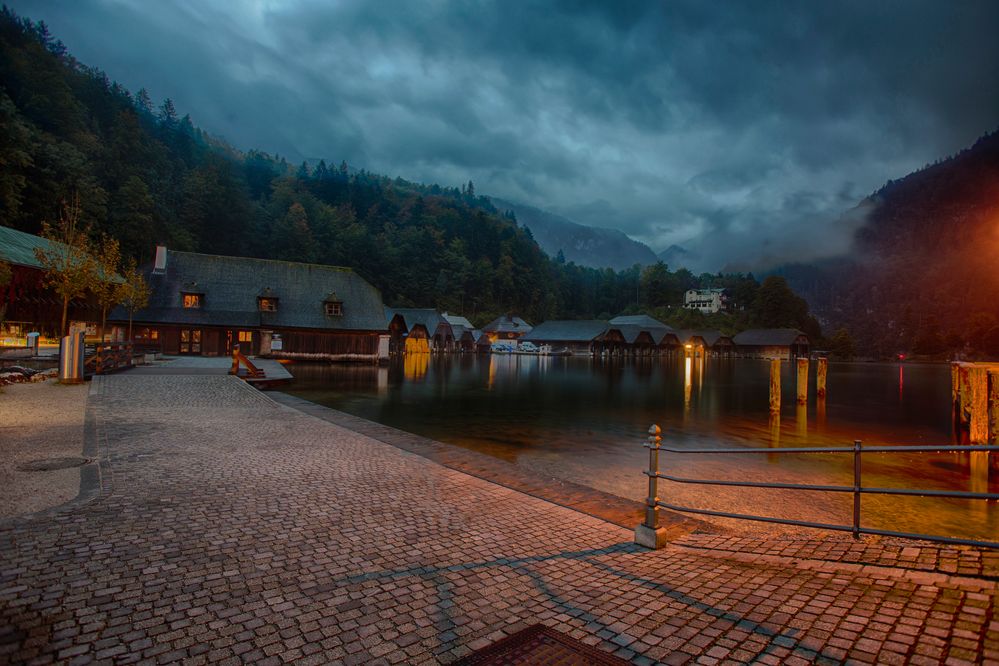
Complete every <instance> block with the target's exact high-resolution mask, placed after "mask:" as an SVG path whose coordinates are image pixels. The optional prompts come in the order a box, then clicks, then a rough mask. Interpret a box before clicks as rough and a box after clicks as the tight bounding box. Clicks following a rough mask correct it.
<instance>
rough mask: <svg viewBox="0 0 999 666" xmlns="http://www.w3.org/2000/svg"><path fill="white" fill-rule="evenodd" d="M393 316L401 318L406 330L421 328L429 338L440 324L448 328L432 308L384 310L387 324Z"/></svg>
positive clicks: (443, 319) (447, 324)
mask: <svg viewBox="0 0 999 666" xmlns="http://www.w3.org/2000/svg"><path fill="white" fill-rule="evenodd" d="M395 315H399V316H400V317H402V320H403V322H404V323H405V324H406V330H409V331H412V330H413V327H414V326H422V327H423V328H425V329H427V334H428V335H430V336H433V335H434V333H436V332H437V328H438V327H439V326H440V325H441V324H444V325H445V326H448V327H450V324H449V323H448V322H447V320H446V319H445V318H444V317H442V316H441V315H440V313H439V312H437V310H435V309H433V308H385V319H386V320H387V322H388V321H392V317H394V316H395Z"/></svg>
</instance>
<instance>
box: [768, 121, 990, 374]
mask: <svg viewBox="0 0 999 666" xmlns="http://www.w3.org/2000/svg"><path fill="white" fill-rule="evenodd" d="M860 207H861V209H865V210H866V212H867V216H866V222H865V223H864V225H863V226H861V227H860V228H859V229H858V231H857V233H856V236H855V240H854V248H853V252H852V255H851V256H850V257H844V258H842V259H839V260H829V261H826V262H819V263H815V264H811V265H807V266H800V265H798V266H785V267H782V268H781V269H778V270H777V271H775V272H777V273H780V274H782V275H784V276H786V277H787V279H788V282H789V283H790V284H791V285H792V287H793V288H794V289H795V290H796V291H798V292H799V293H800V294H802V295H803V296H805V297H806V298H807V299H808V301H809V303H810V304H812V306H813V308H814V309H815V310H817V311H818V313H819V314H820V316H821V317H822V319H823V320H825V321H828V322H830V323H831V324H832V325H833V326H834V327H835V326H839V325H845V326H847V327H848V329H849V330H850V332H851V333H852V334H853V335H854V336H855V337H856V338H858V341H859V342H860V345H861V347H862V348H865V349H867V350H868V351H870V352H872V353H874V354H875V355H885V356H887V355H891V354H894V353H896V352H900V351H915V352H917V353H925V354H942V353H948V352H949V353H955V352H961V351H977V352H980V353H985V354H988V355H992V356H999V344H997V343H999V305H997V304H999V132H996V133H992V134H987V135H985V136H983V137H982V138H981V139H979V140H978V141H977V142H976V143H975V144H974V146H972V147H971V148H968V149H966V150H964V151H962V152H961V153H959V154H957V155H955V156H953V157H950V158H948V159H945V160H942V161H940V162H938V163H936V164H934V165H932V166H929V167H926V168H924V169H921V170H919V171H916V172H914V173H912V174H909V175H908V176H906V177H904V178H901V179H899V180H895V181H889V182H888V183H887V184H886V185H885V186H884V187H882V188H881V189H880V190H878V191H877V192H875V193H874V194H872V195H871V196H870V197H868V198H866V199H865V200H864V201H862V202H861V203H860Z"/></svg>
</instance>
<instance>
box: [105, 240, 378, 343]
mask: <svg viewBox="0 0 999 666" xmlns="http://www.w3.org/2000/svg"><path fill="white" fill-rule="evenodd" d="M145 277H146V280H147V281H148V283H149V286H150V289H151V291H152V294H151V296H150V299H149V305H148V307H146V308H144V309H142V310H138V311H137V312H135V314H134V316H133V330H134V331H135V337H136V339H137V340H142V341H146V342H158V343H159V344H160V345H161V346H162V349H163V352H164V353H166V354H189V355H195V356H220V355H227V354H230V353H232V350H233V347H234V346H236V345H239V347H240V350H241V351H242V352H243V353H247V354H249V353H253V354H257V355H262V356H273V357H278V358H293V359H294V358H300V359H316V360H319V359H323V360H331V361H372V362H376V361H378V360H379V359H380V358H387V356H388V327H387V326H386V324H385V315H384V308H383V306H382V299H381V294H379V292H378V290H377V289H375V288H374V287H373V286H372V285H371V284H369V283H368V282H367V281H365V280H364V279H363V278H361V277H360V276H359V275H357V274H356V273H354V271H352V270H351V269H349V268H340V267H337V266H325V265H320V264H303V263H298V262H292V261H275V260H271V259H251V258H247V257H226V256H218V255H209V254H199V253H195V252H178V251H176V250H169V249H167V248H165V247H162V246H161V247H158V248H157V249H156V261H155V263H154V264H153V265H152V266H149V267H147V268H146V270H145ZM109 321H110V322H114V323H117V324H118V325H119V326H122V327H124V326H125V325H126V324H127V321H128V313H127V312H126V311H125V310H124V309H123V308H116V309H115V310H113V311H112V312H111V315H110V316H109Z"/></svg>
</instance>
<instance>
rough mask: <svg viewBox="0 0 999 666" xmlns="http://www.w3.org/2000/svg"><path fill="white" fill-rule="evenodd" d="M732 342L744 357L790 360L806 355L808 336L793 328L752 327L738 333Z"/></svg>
mask: <svg viewBox="0 0 999 666" xmlns="http://www.w3.org/2000/svg"><path fill="white" fill-rule="evenodd" d="M733 342H734V343H735V347H736V350H737V352H738V354H739V355H740V356H744V357H746V358H779V359H784V360H791V359H792V358H800V357H807V356H808V350H809V347H810V342H809V340H808V336H807V335H805V334H804V333H802V332H801V331H799V330H798V329H795V328H754V329H750V330H748V331H743V332H742V333H739V334H738V335H736V336H735V337H734V338H733Z"/></svg>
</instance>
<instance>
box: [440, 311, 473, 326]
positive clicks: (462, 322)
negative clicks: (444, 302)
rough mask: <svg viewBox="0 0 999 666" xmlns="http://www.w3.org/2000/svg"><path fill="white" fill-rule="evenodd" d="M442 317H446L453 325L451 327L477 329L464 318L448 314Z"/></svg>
mask: <svg viewBox="0 0 999 666" xmlns="http://www.w3.org/2000/svg"><path fill="white" fill-rule="evenodd" d="M441 316H442V317H444V319H446V320H447V323H449V324H451V326H463V327H465V328H468V329H473V328H475V327H474V326H472V322H470V321H468V320H467V319H465V318H464V317H459V316H458V315H452V314H448V313H446V312H445V313H444V314H442V315H441Z"/></svg>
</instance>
